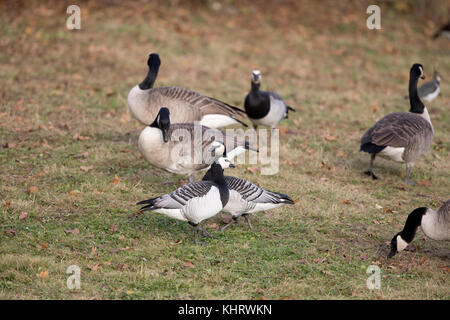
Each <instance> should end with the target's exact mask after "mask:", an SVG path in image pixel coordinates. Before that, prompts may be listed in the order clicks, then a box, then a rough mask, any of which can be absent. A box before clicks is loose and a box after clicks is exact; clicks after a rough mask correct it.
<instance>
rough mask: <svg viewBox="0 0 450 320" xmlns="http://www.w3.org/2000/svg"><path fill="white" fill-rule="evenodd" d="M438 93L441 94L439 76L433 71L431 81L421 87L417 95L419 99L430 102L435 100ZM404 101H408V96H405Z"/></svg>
mask: <svg viewBox="0 0 450 320" xmlns="http://www.w3.org/2000/svg"><path fill="white" fill-rule="evenodd" d="M439 92H441V75H440V74H439V73H438V72H437V71H436V70H435V71H434V75H433V79H431V80H430V81H428V82H426V83H424V84H423V85H421V86H420V87H419V89H417V93H418V96H419V98H421V99H423V100H425V101H426V102H431V101H433V100H434V99H436V98H437V96H438V95H439ZM405 99H408V96H405Z"/></svg>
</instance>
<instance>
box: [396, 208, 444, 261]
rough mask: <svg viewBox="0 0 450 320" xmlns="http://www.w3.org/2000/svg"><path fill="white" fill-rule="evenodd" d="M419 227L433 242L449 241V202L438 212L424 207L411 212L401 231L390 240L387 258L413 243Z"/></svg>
mask: <svg viewBox="0 0 450 320" xmlns="http://www.w3.org/2000/svg"><path fill="white" fill-rule="evenodd" d="M419 226H420V227H421V228H422V231H423V233H425V235H426V236H427V237H430V238H431V239H433V240H450V200H447V202H445V203H444V204H443V205H442V206H441V207H440V208H439V209H438V211H434V210H433V209H430V208H426V207H421V208H417V209H415V210H413V211H412V212H411V213H410V214H409V215H408V218H407V219H406V223H405V226H404V228H403V230H402V231H400V232H399V233H397V234H396V235H395V236H394V238H392V241H391V251H390V252H389V254H388V258H392V257H393V256H394V255H395V254H396V253H398V252H400V251H402V250H404V249H405V248H406V247H407V246H408V244H410V243H411V242H412V241H413V239H414V236H415V234H416V231H417V228H418V227H419Z"/></svg>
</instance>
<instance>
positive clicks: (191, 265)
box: [184, 260, 194, 268]
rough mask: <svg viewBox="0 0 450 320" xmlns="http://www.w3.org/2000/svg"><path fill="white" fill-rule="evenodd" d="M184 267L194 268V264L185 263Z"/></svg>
mask: <svg viewBox="0 0 450 320" xmlns="http://www.w3.org/2000/svg"><path fill="white" fill-rule="evenodd" d="M184 266H185V267H186V268H193V267H194V264H193V263H192V262H191V261H189V260H188V261H186V262H185V263H184Z"/></svg>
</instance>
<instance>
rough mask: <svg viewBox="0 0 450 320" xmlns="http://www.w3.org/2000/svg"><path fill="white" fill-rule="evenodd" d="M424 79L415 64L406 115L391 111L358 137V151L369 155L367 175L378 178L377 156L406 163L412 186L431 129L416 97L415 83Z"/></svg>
mask: <svg viewBox="0 0 450 320" xmlns="http://www.w3.org/2000/svg"><path fill="white" fill-rule="evenodd" d="M419 77H421V78H423V77H424V74H423V67H422V65H420V64H414V65H413V66H412V68H411V71H410V81H409V99H410V106H411V108H410V110H409V112H394V113H391V114H388V115H387V116H385V117H383V118H382V119H381V120H379V121H378V122H377V123H376V124H375V125H374V126H373V127H372V128H370V129H369V130H367V132H366V133H365V134H364V135H363V137H362V138H361V147H360V150H361V151H364V152H368V153H369V154H370V155H371V159H370V166H369V169H368V170H367V171H366V172H365V173H366V174H367V175H369V176H372V178H373V179H377V176H376V175H375V172H374V171H373V162H374V160H375V157H376V156H377V155H379V156H381V157H384V158H387V159H390V160H393V161H396V162H402V163H406V179H405V182H406V183H409V184H414V183H413V182H412V181H411V180H410V179H409V177H410V173H411V169H412V167H413V165H414V163H415V161H416V160H417V159H418V158H419V157H420V156H421V155H422V154H423V153H425V152H426V151H428V149H429V148H430V146H431V143H432V141H433V134H434V132H433V126H432V124H431V120H430V116H429V114H428V110H427V108H426V107H425V106H424V105H423V103H422V101H421V100H420V98H419V97H418V94H417V81H418V79H419Z"/></svg>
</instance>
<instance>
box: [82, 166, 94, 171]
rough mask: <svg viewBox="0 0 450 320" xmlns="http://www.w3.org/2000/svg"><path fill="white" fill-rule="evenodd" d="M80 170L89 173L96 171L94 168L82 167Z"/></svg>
mask: <svg viewBox="0 0 450 320" xmlns="http://www.w3.org/2000/svg"><path fill="white" fill-rule="evenodd" d="M80 169H81V170H83V171H84V172H88V171H91V170H93V169H94V166H80Z"/></svg>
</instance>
